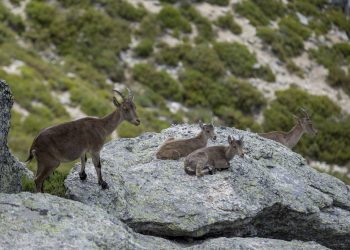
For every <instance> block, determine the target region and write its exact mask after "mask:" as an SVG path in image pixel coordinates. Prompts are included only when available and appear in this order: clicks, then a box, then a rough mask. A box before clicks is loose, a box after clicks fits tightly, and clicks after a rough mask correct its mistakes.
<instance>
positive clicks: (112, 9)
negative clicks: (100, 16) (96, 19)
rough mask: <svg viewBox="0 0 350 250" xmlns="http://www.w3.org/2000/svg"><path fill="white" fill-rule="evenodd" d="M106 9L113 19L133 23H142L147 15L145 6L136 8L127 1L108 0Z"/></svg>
mask: <svg viewBox="0 0 350 250" xmlns="http://www.w3.org/2000/svg"><path fill="white" fill-rule="evenodd" d="M105 9H106V11H107V13H108V14H109V15H110V16H112V17H115V18H116V17H121V18H123V19H125V20H128V21H132V22H135V21H138V22H139V21H141V19H142V18H143V17H144V16H145V15H146V13H147V11H146V9H145V8H144V7H143V6H141V7H138V8H136V7H134V6H133V5H132V4H131V3H129V2H128V1H126V0H118V1H115V0H108V1H106V6H105Z"/></svg>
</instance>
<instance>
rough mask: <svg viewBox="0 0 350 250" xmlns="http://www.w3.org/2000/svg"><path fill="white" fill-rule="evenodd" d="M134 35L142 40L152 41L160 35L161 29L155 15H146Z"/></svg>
mask: <svg viewBox="0 0 350 250" xmlns="http://www.w3.org/2000/svg"><path fill="white" fill-rule="evenodd" d="M136 34H137V35H138V36H140V37H142V38H144V39H150V40H154V39H155V38H156V37H157V36H159V35H160V34H161V28H160V25H159V23H158V20H157V16H155V15H151V14H149V15H146V16H145V17H144V18H143V19H142V20H141V22H140V27H139V29H138V30H137V31H136Z"/></svg>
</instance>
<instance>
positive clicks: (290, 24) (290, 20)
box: [279, 16, 311, 40]
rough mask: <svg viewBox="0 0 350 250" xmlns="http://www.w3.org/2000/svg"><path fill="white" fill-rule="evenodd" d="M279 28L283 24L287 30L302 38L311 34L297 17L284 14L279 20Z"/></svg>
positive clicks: (306, 37)
mask: <svg viewBox="0 0 350 250" xmlns="http://www.w3.org/2000/svg"><path fill="white" fill-rule="evenodd" d="M279 26H280V29H281V27H283V26H285V27H286V28H287V29H288V30H290V31H292V32H294V33H295V34H297V35H299V36H300V37H302V38H303V39H304V40H306V39H308V38H309V37H310V35H311V31H310V30H309V29H308V28H306V27H304V26H303V25H302V24H301V23H300V22H299V20H298V19H296V18H295V17H292V16H286V17H284V18H282V19H281V20H280V21H279Z"/></svg>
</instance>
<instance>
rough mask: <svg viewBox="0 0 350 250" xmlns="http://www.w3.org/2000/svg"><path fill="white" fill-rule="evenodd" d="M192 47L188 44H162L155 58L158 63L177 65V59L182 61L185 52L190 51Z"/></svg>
mask: <svg viewBox="0 0 350 250" xmlns="http://www.w3.org/2000/svg"><path fill="white" fill-rule="evenodd" d="M191 49H192V47H191V45H189V44H181V45H176V46H174V47H170V46H168V45H166V46H164V47H163V48H161V49H160V50H159V52H158V53H157V54H156V56H155V60H156V62H157V63H158V64H166V65H169V66H173V67H175V66H177V65H178V63H179V61H182V60H183V59H184V58H185V56H186V54H187V53H189V52H190V51H191Z"/></svg>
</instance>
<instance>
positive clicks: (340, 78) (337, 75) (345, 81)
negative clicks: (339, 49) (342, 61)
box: [327, 67, 350, 95]
mask: <svg viewBox="0 0 350 250" xmlns="http://www.w3.org/2000/svg"><path fill="white" fill-rule="evenodd" d="M327 82H328V83H329V84H330V85H331V86H333V87H341V88H343V89H344V91H345V92H346V93H347V94H348V95H350V74H349V73H348V72H345V71H344V70H343V69H342V68H339V67H331V68H330V69H329V73H328V76H327Z"/></svg>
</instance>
